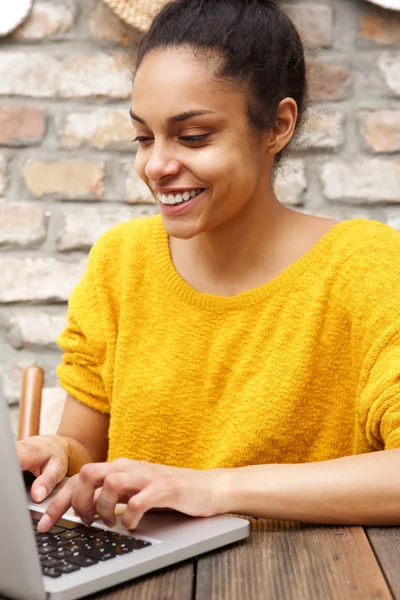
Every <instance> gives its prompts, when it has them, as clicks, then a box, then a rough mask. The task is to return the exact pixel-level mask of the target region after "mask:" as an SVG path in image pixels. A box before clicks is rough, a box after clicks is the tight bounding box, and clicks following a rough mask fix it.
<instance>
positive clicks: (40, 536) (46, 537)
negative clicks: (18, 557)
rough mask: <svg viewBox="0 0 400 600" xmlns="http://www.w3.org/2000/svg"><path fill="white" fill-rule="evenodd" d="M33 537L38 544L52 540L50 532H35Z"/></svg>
mask: <svg viewBox="0 0 400 600" xmlns="http://www.w3.org/2000/svg"><path fill="white" fill-rule="evenodd" d="M35 538H36V541H37V542H38V543H39V544H44V543H45V542H46V543H47V542H49V541H50V540H52V539H53V536H52V535H51V534H50V533H36V535H35Z"/></svg>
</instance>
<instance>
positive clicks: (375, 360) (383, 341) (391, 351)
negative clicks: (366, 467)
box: [358, 320, 400, 450]
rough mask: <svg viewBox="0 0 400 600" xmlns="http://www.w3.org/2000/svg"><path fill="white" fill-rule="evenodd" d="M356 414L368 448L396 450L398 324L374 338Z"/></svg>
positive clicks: (399, 423) (399, 434) (399, 424)
mask: <svg viewBox="0 0 400 600" xmlns="http://www.w3.org/2000/svg"><path fill="white" fill-rule="evenodd" d="M360 389H361V393H360V401H359V407H358V414H359V418H360V423H361V425H362V427H363V429H364V431H365V435H366V438H367V442H368V445H369V446H370V447H371V448H372V449H375V450H383V449H385V450H389V449H392V448H400V322H399V321H398V320H397V321H396V322H395V323H393V325H392V326H390V327H389V328H388V329H386V330H385V331H384V332H383V333H382V334H381V336H380V337H378V338H377V339H376V342H375V343H374V344H373V346H372V348H371V350H370V352H369V354H368V356H367V357H366V360H365V363H364V368H363V373H362V376H361V381H360Z"/></svg>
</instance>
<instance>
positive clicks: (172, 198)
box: [157, 188, 203, 204]
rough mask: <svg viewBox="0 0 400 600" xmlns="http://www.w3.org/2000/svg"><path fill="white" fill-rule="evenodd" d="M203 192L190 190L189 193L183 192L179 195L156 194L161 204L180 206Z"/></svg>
mask: <svg viewBox="0 0 400 600" xmlns="http://www.w3.org/2000/svg"><path fill="white" fill-rule="evenodd" d="M202 191H203V190H202V189H201V188H199V189H197V190H192V191H191V192H189V191H187V192H183V193H181V194H176V195H173V194H168V196H167V195H166V194H160V193H157V196H158V199H159V201H160V202H161V203H162V204H182V202H187V201H188V200H190V199H191V198H194V197H195V196H198V195H199V194H200V193H201V192H202Z"/></svg>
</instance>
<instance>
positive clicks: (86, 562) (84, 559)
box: [66, 556, 98, 567]
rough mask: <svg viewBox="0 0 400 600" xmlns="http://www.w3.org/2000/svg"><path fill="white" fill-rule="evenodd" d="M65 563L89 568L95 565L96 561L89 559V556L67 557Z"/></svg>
mask: <svg viewBox="0 0 400 600" xmlns="http://www.w3.org/2000/svg"><path fill="white" fill-rule="evenodd" d="M66 561H67V562H68V563H71V564H73V565H78V567H91V566H92V565H96V564H97V562H98V561H97V560H95V559H94V558H90V557H89V556H69V557H68V558H67V559H66Z"/></svg>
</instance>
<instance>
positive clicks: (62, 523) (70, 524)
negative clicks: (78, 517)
mask: <svg viewBox="0 0 400 600" xmlns="http://www.w3.org/2000/svg"><path fill="white" fill-rule="evenodd" d="M56 525H57V527H62V528H63V529H78V528H79V527H81V526H82V523H75V521H67V519H60V520H59V521H58V523H56Z"/></svg>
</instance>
